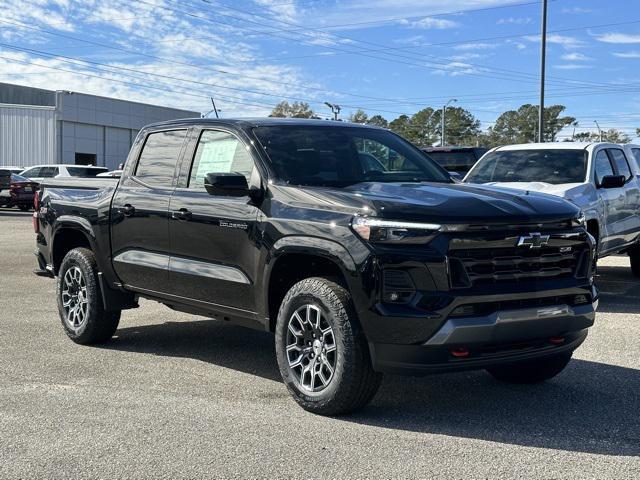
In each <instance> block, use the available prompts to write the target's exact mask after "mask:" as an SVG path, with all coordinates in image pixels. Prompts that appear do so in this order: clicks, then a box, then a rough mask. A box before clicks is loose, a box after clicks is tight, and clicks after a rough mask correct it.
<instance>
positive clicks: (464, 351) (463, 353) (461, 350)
mask: <svg viewBox="0 0 640 480" xmlns="http://www.w3.org/2000/svg"><path fill="white" fill-rule="evenodd" d="M451 355H453V356H454V357H456V358H464V357H468V356H469V349H468V348H465V347H458V348H454V349H452V350H451Z"/></svg>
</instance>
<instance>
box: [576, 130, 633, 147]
mask: <svg viewBox="0 0 640 480" xmlns="http://www.w3.org/2000/svg"><path fill="white" fill-rule="evenodd" d="M567 141H569V142H571V141H574V142H599V141H600V133H596V132H580V133H576V134H575V135H574V136H573V140H567ZM602 141H603V142H609V143H629V142H631V137H630V136H629V135H627V134H626V133H625V132H621V131H620V130H617V129H615V128H610V129H609V130H606V131H604V132H602Z"/></svg>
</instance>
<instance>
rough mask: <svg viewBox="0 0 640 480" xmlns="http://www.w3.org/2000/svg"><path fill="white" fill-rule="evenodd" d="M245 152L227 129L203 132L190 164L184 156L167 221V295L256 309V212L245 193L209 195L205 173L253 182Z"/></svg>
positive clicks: (246, 309)
mask: <svg viewBox="0 0 640 480" xmlns="http://www.w3.org/2000/svg"><path fill="white" fill-rule="evenodd" d="M249 152H250V150H249V147H247V144H245V143H244V142H243V141H242V140H240V138H238V137H237V136H236V135H235V134H233V133H231V132H227V131H222V130H202V132H201V133H200V136H199V139H198V143H197V146H196V148H195V152H194V154H193V158H192V160H191V162H187V158H185V160H184V163H185V164H187V163H188V165H184V166H183V168H182V175H183V177H184V183H183V185H182V186H181V187H179V188H176V191H175V193H174V195H173V196H172V198H171V202H170V211H171V218H170V220H169V232H170V238H171V245H172V257H171V263H170V267H169V276H170V283H171V286H172V287H171V288H172V292H171V293H172V294H174V295H177V296H180V297H184V298H186V299H191V300H196V301H198V302H205V303H206V304H208V305H210V306H211V307H212V308H213V309H216V307H218V306H222V307H230V308H232V309H237V310H239V312H238V313H239V314H240V315H241V314H242V313H243V312H244V313H247V312H251V313H253V312H255V310H256V299H255V288H254V285H255V281H256V278H258V276H259V273H260V272H258V271H257V266H258V261H257V259H258V254H259V251H258V232H257V218H258V213H259V210H258V208H257V207H256V206H255V205H254V204H253V203H252V201H251V198H249V196H242V197H228V196H215V195H210V194H209V193H207V191H206V190H205V188H204V177H205V175H206V174H207V173H231V172H236V173H242V174H243V175H245V176H246V177H247V181H248V182H249V183H251V181H252V176H253V179H254V181H255V175H257V171H256V170H255V166H254V162H253V159H252V158H251V155H250V153H249Z"/></svg>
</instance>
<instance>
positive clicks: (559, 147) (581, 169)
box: [464, 142, 640, 276]
mask: <svg viewBox="0 0 640 480" xmlns="http://www.w3.org/2000/svg"><path fill="white" fill-rule="evenodd" d="M634 149H635V150H638V149H640V147H637V146H631V145H630V146H626V147H623V146H620V145H617V144H612V143H573V142H559V143H543V144H524V145H509V146H505V147H498V148H494V149H493V150H491V151H490V152H489V153H487V154H486V155H485V156H484V157H482V159H481V160H480V161H479V162H478V163H477V164H476V165H475V166H474V167H473V169H471V171H470V172H469V173H468V174H467V176H466V177H465V178H464V182H466V183H475V184H487V185H493V186H499V187H510V188H517V189H521V190H526V191H538V192H544V193H549V194H552V195H557V196H559V197H562V198H565V199H567V200H569V201H571V202H573V203H575V204H576V205H578V206H579V207H580V208H582V211H583V212H584V214H585V216H586V220H587V230H588V231H589V233H591V235H593V237H594V238H595V239H596V241H597V245H598V257H599V258H602V257H605V256H607V255H612V254H615V253H627V254H628V255H629V257H630V258H631V268H632V270H633V273H634V275H636V276H640V247H639V245H638V239H639V238H640V216H639V215H638V212H639V211H640V179H639V178H638V175H639V174H640V168H639V167H638V163H637V161H636V160H635V158H634V157H633V156H632V155H631V152H633V150H634ZM625 150H626V151H627V154H625Z"/></svg>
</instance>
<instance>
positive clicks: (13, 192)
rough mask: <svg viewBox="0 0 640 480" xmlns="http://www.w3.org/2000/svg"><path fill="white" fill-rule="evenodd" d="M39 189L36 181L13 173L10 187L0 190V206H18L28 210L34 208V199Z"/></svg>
mask: <svg viewBox="0 0 640 480" xmlns="http://www.w3.org/2000/svg"><path fill="white" fill-rule="evenodd" d="M0 172H1V171H0ZM0 176H1V173H0ZM37 190H38V184H37V183H36V182H33V181H31V180H29V179H28V178H25V177H22V176H20V175H16V174H15V173H12V174H11V176H10V182H9V188H8V189H6V190H2V191H0V206H2V207H18V208H19V209H20V210H23V211H27V210H29V209H30V208H33V200H34V196H35V193H36V191H37Z"/></svg>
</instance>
